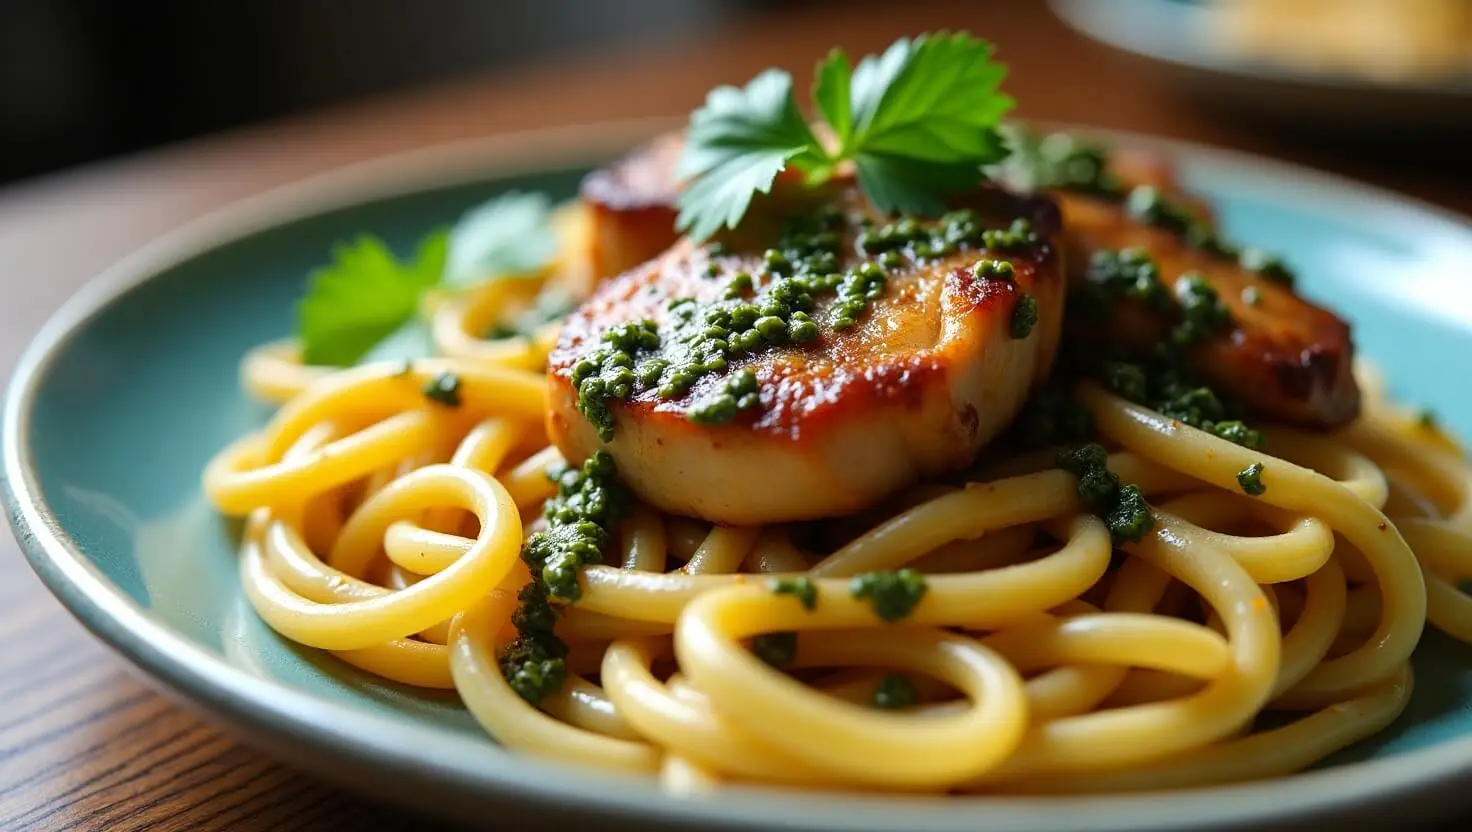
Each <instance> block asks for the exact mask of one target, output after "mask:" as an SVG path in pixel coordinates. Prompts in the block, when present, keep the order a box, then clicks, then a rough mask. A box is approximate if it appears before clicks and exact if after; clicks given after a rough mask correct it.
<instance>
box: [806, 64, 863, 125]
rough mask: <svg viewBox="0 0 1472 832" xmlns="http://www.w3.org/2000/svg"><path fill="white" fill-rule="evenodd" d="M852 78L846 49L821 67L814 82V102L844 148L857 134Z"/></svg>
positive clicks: (820, 65)
mask: <svg viewBox="0 0 1472 832" xmlns="http://www.w3.org/2000/svg"><path fill="white" fill-rule="evenodd" d="M852 77H853V70H852V69H850V68H849V63H848V55H846V54H844V52H843V50H842V49H834V50H833V51H832V52H829V53H828V57H827V58H826V59H825V60H824V61H823V62H822V63H820V64H818V71H817V72H816V73H815V74H814V78H813V101H814V102H815V103H816V104H817V105H818V111H819V112H821V113H822V114H823V120H824V121H826V122H828V126H829V127H832V128H833V134H834V135H835V136H836V137H837V138H838V142H839V146H840V147H842V146H845V145H847V144H848V141H849V137H850V136H852V135H853V132H854V111H853V104H852V99H851V95H852V94H851V93H850V92H849V88H850V81H851V80H852Z"/></svg>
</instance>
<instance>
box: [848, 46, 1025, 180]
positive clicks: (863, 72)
mask: <svg viewBox="0 0 1472 832" xmlns="http://www.w3.org/2000/svg"><path fill="white" fill-rule="evenodd" d="M991 57H992V46H991V44H989V43H987V42H986V41H984V40H979V39H977V38H973V37H971V36H970V35H969V34H967V33H965V32H957V33H954V34H953V33H949V32H940V33H937V34H934V35H921V36H920V37H918V38H915V39H914V40H909V39H906V38H901V39H900V40H898V41H896V42H895V43H894V44H893V45H892V46H890V47H889V49H888V50H886V51H885V53H884V55H882V56H881V57H879V58H874V57H872V56H871V57H868V58H865V59H864V60H863V61H861V62H860V63H859V67H858V69H857V70H855V72H854V77H853V109H854V135H853V141H852V150H853V151H855V152H856V153H858V154H864V155H880V156H896V157H901V158H905V159H913V160H916V161H924V162H933V163H937V164H955V163H959V162H964V163H969V164H974V165H976V166H978V167H979V166H981V165H985V164H990V163H993V162H997V161H1000V160H1001V159H1002V158H1003V157H1004V156H1005V155H1006V146H1005V143H1004V142H1003V141H1002V136H1001V133H999V132H998V130H997V125H998V124H999V123H1000V122H1001V120H1002V116H1003V115H1005V114H1006V113H1007V111H1009V110H1011V109H1012V107H1013V105H1014V104H1015V103H1016V102H1014V101H1013V100H1012V99H1011V98H1010V97H1008V96H1006V95H1003V94H1002V93H1001V92H1000V91H999V87H1000V85H1001V83H1002V79H1003V78H1005V77H1006V75H1007V68H1006V67H1005V66H1003V65H1002V64H999V63H995V62H993V61H992V60H991ZM979 181H981V176H980V172H979V171H978V172H977V173H976V175H975V178H974V179H973V180H972V181H971V182H969V183H966V184H967V185H974V184H976V183H977V182H979Z"/></svg>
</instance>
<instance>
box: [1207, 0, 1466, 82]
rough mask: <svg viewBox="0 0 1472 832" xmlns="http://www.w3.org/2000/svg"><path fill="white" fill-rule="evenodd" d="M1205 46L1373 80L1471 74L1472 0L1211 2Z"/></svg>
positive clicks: (1428, 79)
mask: <svg viewBox="0 0 1472 832" xmlns="http://www.w3.org/2000/svg"><path fill="white" fill-rule="evenodd" d="M1210 8H1211V15H1212V23H1213V24H1214V25H1211V26H1209V27H1208V29H1207V31H1209V32H1211V33H1212V35H1213V37H1211V38H1210V39H1209V41H1208V42H1209V43H1211V44H1212V45H1213V46H1215V47H1217V48H1218V49H1220V50H1221V51H1222V52H1224V53H1225V54H1228V55H1232V56H1235V57H1238V58H1247V59H1251V60H1256V61H1262V62H1265V63H1272V64H1278V65H1281V66H1283V67H1286V68H1291V69H1294V70H1299V71H1306V72H1327V73H1342V74H1348V75H1357V76H1360V77H1363V78H1367V79H1370V80H1373V81H1380V82H1392V83H1405V82H1436V81H1441V80H1447V79H1453V78H1457V77H1460V76H1468V75H1472V0H1216V2H1213V3H1211V4H1210Z"/></svg>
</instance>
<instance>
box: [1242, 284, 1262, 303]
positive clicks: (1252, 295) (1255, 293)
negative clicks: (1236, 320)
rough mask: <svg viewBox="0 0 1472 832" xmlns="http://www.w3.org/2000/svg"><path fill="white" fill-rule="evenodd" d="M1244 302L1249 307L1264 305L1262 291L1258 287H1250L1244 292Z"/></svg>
mask: <svg viewBox="0 0 1472 832" xmlns="http://www.w3.org/2000/svg"><path fill="white" fill-rule="evenodd" d="M1242 302H1243V303H1245V304H1247V305H1248V306H1261V305H1262V290H1261V289H1259V288H1257V287H1256V286H1248V287H1247V288H1245V289H1243V290H1242Z"/></svg>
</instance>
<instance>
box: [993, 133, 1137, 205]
mask: <svg viewBox="0 0 1472 832" xmlns="http://www.w3.org/2000/svg"><path fill="white" fill-rule="evenodd" d="M1007 139H1008V144H1010V145H1011V146H1012V148H1013V152H1012V155H1011V156H1010V157H1009V158H1008V159H1007V161H1006V163H1005V165H1004V172H1005V173H1007V174H1008V175H1009V176H1010V177H1011V178H1012V179H1013V180H1014V181H1016V184H1017V185H1018V186H1019V187H1022V188H1026V189H1029V190H1041V189H1051V188H1059V189H1062V190H1067V191H1077V192H1079V193H1085V194H1090V195H1093V196H1099V197H1104V198H1106V199H1116V198H1118V197H1121V196H1123V195H1124V186H1123V184H1122V183H1121V182H1120V181H1119V177H1118V176H1116V175H1115V174H1114V173H1113V172H1112V171H1111V170H1110V169H1109V153H1108V150H1107V149H1106V148H1105V147H1104V146H1103V145H1098V144H1093V143H1090V142H1086V141H1083V140H1080V139H1079V138H1077V137H1075V136H1071V135H1069V134H1067V133H1052V134H1049V135H1046V136H1041V137H1039V136H1035V135H1033V134H1031V133H1029V132H1027V131H1025V130H1022V129H1020V128H1016V127H1012V128H1010V129H1009V130H1008V131H1007Z"/></svg>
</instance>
